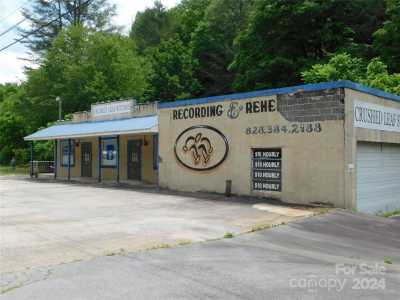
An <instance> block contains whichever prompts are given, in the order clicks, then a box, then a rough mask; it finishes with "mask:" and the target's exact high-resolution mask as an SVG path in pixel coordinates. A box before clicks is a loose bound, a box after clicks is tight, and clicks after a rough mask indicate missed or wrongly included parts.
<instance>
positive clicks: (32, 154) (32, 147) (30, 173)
mask: <svg viewBox="0 0 400 300" xmlns="http://www.w3.org/2000/svg"><path fill="white" fill-rule="evenodd" d="M34 158H35V144H34V142H33V141H31V163H30V167H29V175H30V176H31V177H33V171H34V170H33V160H34Z"/></svg>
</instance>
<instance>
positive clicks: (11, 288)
mask: <svg viewBox="0 0 400 300" xmlns="http://www.w3.org/2000/svg"><path fill="white" fill-rule="evenodd" d="M20 287H22V283H18V284H17V285H13V286H10V287H6V288H3V289H0V295H1V294H5V293H8V292H11V291H12V290H15V289H18V288H20Z"/></svg>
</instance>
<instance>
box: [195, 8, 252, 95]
mask: <svg viewBox="0 0 400 300" xmlns="http://www.w3.org/2000/svg"><path fill="white" fill-rule="evenodd" d="M251 2H252V1H249V0H213V1H211V3H210V5H209V6H208V8H207V10H206V13H205V15H204V18H203V20H202V21H201V22H199V23H198V25H197V28H196V29H195V31H194V33H193V34H192V40H191V43H190V46H191V48H192V55H193V57H194V58H195V59H196V60H198V62H199V67H198V69H197V74H196V77H197V78H198V80H199V81H200V82H201V84H202V86H203V90H204V95H215V94H219V93H229V92H231V91H232V82H233V79H234V73H233V72H231V71H230V70H228V66H229V64H230V63H231V62H232V60H233V57H234V53H235V47H234V43H233V41H234V39H235V37H236V36H237V34H238V33H239V31H240V30H241V29H242V27H243V25H244V24H245V20H246V17H247V12H248V8H249V6H250V5H251Z"/></svg>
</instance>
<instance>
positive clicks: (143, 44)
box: [129, 1, 175, 52]
mask: <svg viewBox="0 0 400 300" xmlns="http://www.w3.org/2000/svg"><path fill="white" fill-rule="evenodd" d="M174 26H175V23H174V17H173V15H172V14H170V13H169V12H168V10H167V9H166V8H165V7H164V6H163V5H162V4H161V2H160V1H155V2H154V7H152V8H147V9H146V10H145V11H143V12H138V13H137V15H136V18H135V21H134V22H133V24H132V28H131V32H130V34H129V35H130V37H131V38H132V39H133V40H134V42H135V44H136V45H137V47H138V49H139V51H140V52H143V51H144V50H146V49H148V48H152V47H155V46H157V45H159V44H160V43H161V41H162V40H164V39H168V38H169V37H171V36H172V35H173V33H174V29H175V27H174Z"/></svg>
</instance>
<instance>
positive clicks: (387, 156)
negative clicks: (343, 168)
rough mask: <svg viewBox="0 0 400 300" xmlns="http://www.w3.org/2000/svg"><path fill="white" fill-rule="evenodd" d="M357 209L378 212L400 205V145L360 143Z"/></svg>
mask: <svg viewBox="0 0 400 300" xmlns="http://www.w3.org/2000/svg"><path fill="white" fill-rule="evenodd" d="M357 208H358V210H360V211H363V212H367V213H379V212H383V211H390V210H394V209H399V208H400V146H399V145H390V144H378V143H358V145H357Z"/></svg>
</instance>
